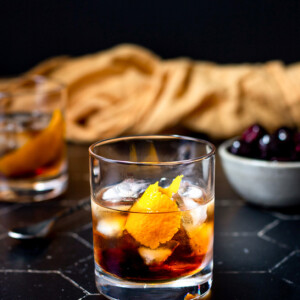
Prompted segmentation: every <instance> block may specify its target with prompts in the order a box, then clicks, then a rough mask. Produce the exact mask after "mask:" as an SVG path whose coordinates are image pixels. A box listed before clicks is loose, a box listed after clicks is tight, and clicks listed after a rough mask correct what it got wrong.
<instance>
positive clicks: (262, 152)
mask: <svg viewBox="0 0 300 300" xmlns="http://www.w3.org/2000/svg"><path fill="white" fill-rule="evenodd" d="M272 144H273V137H272V136H271V135H269V134H265V135H264V136H263V137H262V138H261V139H260V140H259V142H258V148H259V157H258V158H261V159H270V157H271V154H272V152H271V146H272Z"/></svg>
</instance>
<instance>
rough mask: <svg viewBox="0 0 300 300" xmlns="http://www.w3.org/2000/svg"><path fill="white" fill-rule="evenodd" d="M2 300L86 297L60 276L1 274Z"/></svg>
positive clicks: (0, 294) (71, 299)
mask: <svg viewBox="0 0 300 300" xmlns="http://www.w3.org/2000/svg"><path fill="white" fill-rule="evenodd" d="M0 287H1V288H0V291H1V293H0V296H1V299H30V300H41V299H70V300H73V299H79V298H81V297H84V295H86V294H85V293H84V291H82V290H81V289H80V288H78V287H76V286H74V285H73V284H72V283H71V282H69V281H67V280H65V279H64V278H63V277H61V276H60V275H59V274H55V273H49V274H40V273H37V274H36V273H11V272H9V273H1V276H0Z"/></svg>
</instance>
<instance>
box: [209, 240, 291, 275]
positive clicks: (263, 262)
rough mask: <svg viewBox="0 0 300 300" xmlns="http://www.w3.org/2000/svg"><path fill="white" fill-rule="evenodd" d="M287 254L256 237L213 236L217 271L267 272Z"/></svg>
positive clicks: (286, 250)
mask: <svg viewBox="0 0 300 300" xmlns="http://www.w3.org/2000/svg"><path fill="white" fill-rule="evenodd" d="M289 253H290V251H289V250H288V249H285V248H281V247H278V246H277V245H276V244H273V243H269V242H267V241H265V240H263V239H260V238H259V237H257V236H247V237H245V236H239V237H231V236H219V235H215V248H214V261H215V268H216V270H218V271H219V270H222V271H242V272H245V271H267V270H269V269H271V268H272V267H273V266H274V265H275V264H276V263H277V262H279V261H280V260H282V259H283V258H284V257H285V256H287V255H288V254H289Z"/></svg>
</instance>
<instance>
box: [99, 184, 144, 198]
mask: <svg viewBox="0 0 300 300" xmlns="http://www.w3.org/2000/svg"><path fill="white" fill-rule="evenodd" d="M148 185H149V183H147V182H145V181H142V180H133V179H126V180H124V181H122V182H121V183H119V184H116V185H114V186H112V187H110V188H108V189H107V190H106V191H105V192H104V193H103V195H102V198H103V200H110V201H113V200H116V201H119V200H120V199H122V198H123V200H124V198H137V197H138V196H139V195H140V194H141V193H142V192H144V191H145V189H146V188H147V187H148Z"/></svg>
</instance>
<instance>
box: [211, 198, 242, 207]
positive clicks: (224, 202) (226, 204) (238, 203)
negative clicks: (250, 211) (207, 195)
mask: <svg viewBox="0 0 300 300" xmlns="http://www.w3.org/2000/svg"><path fill="white" fill-rule="evenodd" d="M243 205H244V203H243V202H242V201H236V200H229V199H220V200H217V199H216V200H215V206H220V207H230V206H243Z"/></svg>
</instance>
